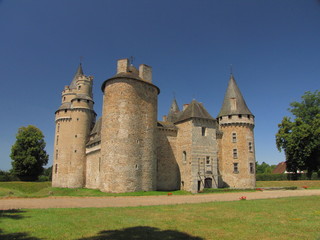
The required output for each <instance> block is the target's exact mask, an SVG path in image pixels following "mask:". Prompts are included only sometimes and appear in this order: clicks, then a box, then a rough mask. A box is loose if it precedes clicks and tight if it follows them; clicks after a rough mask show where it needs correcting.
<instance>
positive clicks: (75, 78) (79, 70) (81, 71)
mask: <svg viewBox="0 0 320 240" xmlns="http://www.w3.org/2000/svg"><path fill="white" fill-rule="evenodd" d="M82 75H83V70H82V64H81V63H80V64H79V67H78V69H77V72H76V74H75V75H74V77H73V80H72V82H71V84H70V86H69V88H70V89H74V88H76V82H77V78H78V77H79V76H82Z"/></svg>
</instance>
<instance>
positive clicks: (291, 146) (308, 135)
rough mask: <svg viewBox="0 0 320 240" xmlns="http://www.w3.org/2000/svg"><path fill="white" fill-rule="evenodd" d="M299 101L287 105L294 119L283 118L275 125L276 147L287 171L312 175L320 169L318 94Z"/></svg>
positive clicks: (319, 110)
mask: <svg viewBox="0 0 320 240" xmlns="http://www.w3.org/2000/svg"><path fill="white" fill-rule="evenodd" d="M301 98H302V101H301V102H293V103H291V104H290V106H291V108H289V111H290V112H291V113H292V115H293V116H295V118H294V120H291V118H290V117H284V118H283V120H282V122H281V123H280V124H279V125H278V127H279V130H278V133H277V134H276V144H277V147H278V150H279V151H281V150H284V152H285V156H286V163H287V170H288V171H289V172H295V173H296V172H297V170H307V172H308V175H309V176H311V174H312V172H313V171H319V169H320V92H319V91H315V92H314V93H312V92H306V93H305V94H304V95H303V96H302V97H301Z"/></svg>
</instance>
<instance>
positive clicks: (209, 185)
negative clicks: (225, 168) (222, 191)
mask: <svg viewBox="0 0 320 240" xmlns="http://www.w3.org/2000/svg"><path fill="white" fill-rule="evenodd" d="M204 188H212V178H206V179H205V180H204Z"/></svg>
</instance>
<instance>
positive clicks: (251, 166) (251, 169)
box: [249, 163, 254, 174]
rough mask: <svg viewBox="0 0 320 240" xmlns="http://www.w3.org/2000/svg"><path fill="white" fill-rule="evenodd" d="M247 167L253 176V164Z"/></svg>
mask: <svg viewBox="0 0 320 240" xmlns="http://www.w3.org/2000/svg"><path fill="white" fill-rule="evenodd" d="M249 167H250V173H251V174H253V173H254V163H250V165H249Z"/></svg>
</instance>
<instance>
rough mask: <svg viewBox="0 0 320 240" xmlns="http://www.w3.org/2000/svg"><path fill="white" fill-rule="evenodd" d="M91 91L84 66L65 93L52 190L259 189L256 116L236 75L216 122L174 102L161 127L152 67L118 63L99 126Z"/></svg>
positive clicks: (106, 87) (197, 107) (195, 106)
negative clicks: (236, 80) (255, 134)
mask: <svg viewBox="0 0 320 240" xmlns="http://www.w3.org/2000/svg"><path fill="white" fill-rule="evenodd" d="M92 85H93V77H91V76H85V75H84V73H83V70H82V66H81V64H80V66H79V67H78V70H77V72H76V74H75V76H74V78H73V80H72V82H71V84H70V85H69V86H66V87H65V88H64V90H63V91H62V104H61V106H60V107H59V109H58V110H57V111H56V112H55V123H56V130H55V141H54V164H53V170H52V171H53V173H52V178H53V179H52V186H53V187H65V188H78V187H86V188H93V189H100V190H101V191H104V192H115V193H120V192H133V191H153V190H166V191H171V190H177V189H183V190H187V191H190V192H198V191H202V190H203V188H218V187H230V188H254V187H255V151H254V134H253V128H254V116H253V114H252V113H251V112H250V110H249V108H248V107H247V105H246V103H245V100H244V98H243V97H242V94H241V92H240V90H239V88H238V86H237V84H236V82H235V79H234V77H233V75H232V74H231V77H230V80H229V84H228V87H227V91H226V93H225V97H224V102H223V105H222V107H221V110H220V113H219V114H218V116H217V118H213V117H212V116H211V115H210V114H209V113H208V112H207V110H206V109H205V108H204V106H203V104H202V103H199V102H197V101H196V100H193V101H191V103H190V104H185V105H184V106H183V109H182V110H180V109H179V106H178V104H177V101H176V100H175V99H173V101H172V105H171V107H170V110H169V112H168V115H167V116H164V117H163V121H158V120H157V105H158V102H157V101H158V94H159V93H160V89H159V88H158V87H157V86H155V85H154V84H153V83H152V68H151V67H150V66H147V65H144V64H142V65H140V66H139V69H137V68H135V67H134V66H133V65H132V64H130V63H129V60H128V59H121V60H118V63H117V73H116V75H114V76H113V77H111V78H109V79H108V80H106V81H104V82H103V84H102V86H101V90H102V92H103V109H102V116H101V117H100V118H98V120H97V121H96V113H95V111H94V109H93V104H94V101H93V95H92Z"/></svg>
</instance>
